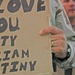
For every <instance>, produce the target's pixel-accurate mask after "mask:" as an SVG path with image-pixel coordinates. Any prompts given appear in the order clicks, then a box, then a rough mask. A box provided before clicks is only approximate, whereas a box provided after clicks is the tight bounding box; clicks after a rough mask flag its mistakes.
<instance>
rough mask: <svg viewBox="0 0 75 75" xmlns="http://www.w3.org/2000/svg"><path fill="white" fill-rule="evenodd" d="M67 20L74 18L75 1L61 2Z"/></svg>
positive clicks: (66, 0) (64, 0)
mask: <svg viewBox="0 0 75 75" xmlns="http://www.w3.org/2000/svg"><path fill="white" fill-rule="evenodd" d="M61 2H62V4H63V6H64V8H65V11H66V13H67V15H68V17H69V18H73V17H75V0H61Z"/></svg>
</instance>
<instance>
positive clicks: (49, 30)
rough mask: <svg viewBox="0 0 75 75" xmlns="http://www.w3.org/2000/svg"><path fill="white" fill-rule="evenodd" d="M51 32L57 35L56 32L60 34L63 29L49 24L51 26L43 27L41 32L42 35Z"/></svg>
mask: <svg viewBox="0 0 75 75" xmlns="http://www.w3.org/2000/svg"><path fill="white" fill-rule="evenodd" d="M49 33H51V34H53V35H55V34H60V33H62V34H63V31H62V30H60V29H58V28H57V27H54V26H49V27H46V28H44V29H42V30H41V31H40V32H39V34H40V35H45V34H49Z"/></svg>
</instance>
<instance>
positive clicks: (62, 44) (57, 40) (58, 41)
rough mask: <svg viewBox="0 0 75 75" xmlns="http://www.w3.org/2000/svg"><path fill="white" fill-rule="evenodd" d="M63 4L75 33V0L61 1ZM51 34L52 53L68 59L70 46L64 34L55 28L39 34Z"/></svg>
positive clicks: (52, 27) (51, 27) (46, 29)
mask: <svg viewBox="0 0 75 75" xmlns="http://www.w3.org/2000/svg"><path fill="white" fill-rule="evenodd" d="M61 2H62V4H63V6H64V8H65V11H66V13H67V15H68V17H69V19H70V22H71V25H72V28H73V30H74V31H75V0H61ZM50 33H51V34H52V35H51V40H52V41H53V46H52V52H53V53H55V56H56V57H59V58H64V57H66V54H67V48H68V46H67V41H66V37H65V35H64V32H63V31H62V30H60V29H58V28H56V27H54V26H49V27H47V28H44V29H42V30H41V31H40V32H39V34H40V35H41V36H44V35H46V34H50Z"/></svg>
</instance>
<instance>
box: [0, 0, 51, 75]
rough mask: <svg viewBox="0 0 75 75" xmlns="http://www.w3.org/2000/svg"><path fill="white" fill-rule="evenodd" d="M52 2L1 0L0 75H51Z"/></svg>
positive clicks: (46, 0)
mask: <svg viewBox="0 0 75 75" xmlns="http://www.w3.org/2000/svg"><path fill="white" fill-rule="evenodd" d="M48 17H50V11H49V0H0V75H44V74H45V75H52V59H51V58H52V57H51V49H50V35H46V36H40V35H39V31H40V30H41V29H42V28H45V27H47V26H48V25H49V18H48Z"/></svg>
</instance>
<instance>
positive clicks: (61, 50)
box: [39, 26, 67, 58]
mask: <svg viewBox="0 0 75 75" xmlns="http://www.w3.org/2000/svg"><path fill="white" fill-rule="evenodd" d="M50 33H51V34H52V35H51V42H52V43H51V44H52V45H51V48H52V52H53V53H55V56H56V57H58V58H64V57H66V54H67V40H66V37H65V35H64V32H63V30H61V29H58V28H57V27H55V26H49V27H46V28H44V29H42V30H41V31H40V32H39V34H40V35H42V36H43V35H46V34H50Z"/></svg>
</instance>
